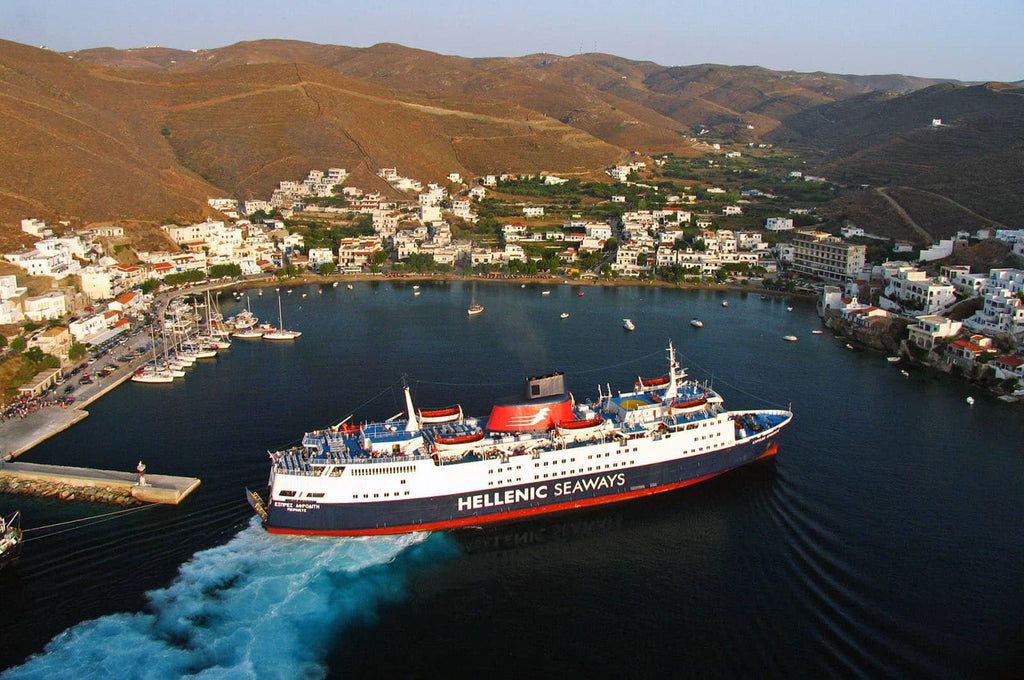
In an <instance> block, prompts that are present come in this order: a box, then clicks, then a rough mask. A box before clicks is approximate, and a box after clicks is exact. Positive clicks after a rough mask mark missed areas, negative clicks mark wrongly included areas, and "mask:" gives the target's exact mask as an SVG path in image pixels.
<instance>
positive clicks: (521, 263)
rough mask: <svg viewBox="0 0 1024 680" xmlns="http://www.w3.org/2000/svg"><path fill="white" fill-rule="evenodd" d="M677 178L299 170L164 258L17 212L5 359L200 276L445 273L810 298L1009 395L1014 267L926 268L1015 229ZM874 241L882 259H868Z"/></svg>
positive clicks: (128, 317) (117, 234) (1023, 250)
mask: <svg viewBox="0 0 1024 680" xmlns="http://www.w3.org/2000/svg"><path fill="white" fill-rule="evenodd" d="M715 151H719V150H718V149H716V150H715ZM740 156H741V153H740V152H738V151H729V152H727V153H726V154H725V155H724V156H722V158H723V162H725V161H724V159H731V162H736V159H738V158H739V157H740ZM706 163H707V164H708V165H709V166H711V167H715V166H716V165H717V163H718V160H717V159H716V158H715V157H713V158H712V159H711V160H708V161H706ZM673 164H675V165H676V167H678V162H677V161H675V159H672V158H671V157H662V158H655V159H652V161H651V162H650V163H648V162H647V161H641V160H637V161H634V162H631V163H628V164H625V165H620V166H616V167H614V168H610V169H608V171H607V174H608V175H609V177H610V178H611V179H612V180H613V183H612V184H600V185H581V184H580V182H579V181H578V180H570V179H566V178H563V177H558V176H555V175H552V174H544V173H542V174H540V175H510V174H506V175H486V176H483V177H479V178H475V179H473V180H466V181H464V179H463V178H462V177H461V175H459V174H458V173H450V174H449V175H448V176H447V178H446V182H445V183H444V184H440V183H427V184H426V185H424V184H423V183H422V182H420V181H418V180H416V179H413V178H408V177H404V176H402V175H400V174H399V171H398V169H397V168H381V169H379V170H378V173H377V175H378V177H379V178H380V179H382V180H384V181H385V182H387V183H388V185H390V186H391V187H392V188H393V189H394V190H395V191H396V192H398V193H400V194H404V195H407V196H408V198H407V199H406V200H396V199H393V198H386V197H385V196H384V195H383V194H382V193H381V192H380V191H372V190H363V189H360V188H359V187H355V186H349V185H348V184H346V180H347V179H348V178H349V173H348V172H347V171H346V170H345V169H342V168H329V169H327V170H326V171H320V170H311V171H310V172H309V174H308V175H307V176H306V178H305V179H303V180H283V181H281V182H280V183H279V186H278V188H277V189H276V190H275V191H274V192H273V193H272V195H271V196H269V197H268V198H267V199H266V200H250V201H241V202H240V201H237V200H235V199H231V198H219V197H215V198H210V199H209V205H210V207H211V208H212V209H213V210H215V211H217V212H218V213H219V215H220V216H221V219H212V218H207V219H206V220H204V221H202V222H198V223H194V224H188V225H173V224H169V225H165V226H164V227H162V231H163V233H164V234H165V236H166V239H167V248H166V249H164V250H159V251H140V250H137V249H135V248H133V247H132V244H131V243H130V242H129V241H128V240H127V239H126V238H125V232H124V229H123V228H122V227H118V226H114V225H104V226H93V227H90V228H87V229H79V230H72V229H69V228H64V229H60V228H57V229H55V228H51V227H50V226H48V225H46V224H45V223H43V222H41V221H40V220H37V219H33V218H26V219H23V220H22V221H21V230H22V231H23V232H24V233H26V234H28V235H30V236H31V237H33V238H35V239H36V240H35V242H34V243H33V245H32V246H31V247H26V248H23V249H21V250H18V251H16V252H11V253H5V254H3V258H4V259H5V260H6V261H7V262H9V263H11V264H12V265H14V266H16V267H17V268H19V269H20V270H21V271H24V273H25V275H27V276H32V277H46V278H47V279H49V280H50V281H51V282H52V283H51V285H50V288H49V289H48V290H46V291H45V292H42V293H40V294H35V295H31V294H29V293H28V290H27V288H26V287H24V286H21V285H19V277H18V275H16V274H9V275H6V276H0V327H2V328H3V329H5V330H4V333H3V336H4V340H5V341H6V342H5V345H6V346H7V347H11V348H20V347H27V348H33V347H37V348H38V349H39V350H40V352H41V353H42V354H43V355H50V356H53V357H56V358H57V361H58V362H59V364H60V366H62V367H63V366H68V365H70V364H72V363H74V362H75V361H77V359H78V358H80V357H81V356H82V353H83V350H82V348H87V347H89V346H95V345H98V344H100V343H103V342H105V341H107V340H109V339H110V338H112V337H115V336H117V335H118V334H120V333H123V332H126V331H128V330H129V329H130V328H131V326H132V323H133V319H141V318H142V315H143V314H144V313H145V312H146V311H147V307H148V303H149V301H150V300H151V299H152V294H153V293H154V292H157V291H159V290H161V289H165V288H168V287H175V286H181V285H186V284H189V283H195V282H199V281H202V280H206V279H220V278H224V279H231V280H238V281H246V280H248V281H259V280H263V279H276V278H278V277H288V276H297V275H305V274H316V275H321V276H332V275H356V274H388V275H399V274H405V273H412V272H416V273H434V274H438V273H450V272H456V273H461V274H462V275H492V276H493V275H503V276H538V275H540V276H556V275H557V276H560V277H571V278H581V279H591V280H594V281H604V282H613V281H615V280H629V279H634V280H638V281H644V282H662V283H666V284H680V283H693V284H702V285H703V284H709V283H725V284H732V285H738V286H751V285H753V286H758V287H763V288H765V289H774V290H777V291H782V292H791V293H798V294H799V293H802V294H814V295H817V296H819V297H820V301H819V302H820V307H819V310H820V313H821V314H822V316H825V317H827V319H828V320H829V321H830V322H833V321H834V322H835V327H836V328H840V329H843V330H844V331H846V332H849V334H850V335H851V336H852V337H858V336H859V337H860V338H862V339H864V341H865V343H866V344H874V345H875V346H876V347H877V348H878V349H885V350H886V351H896V350H897V349H898V348H897V347H896V346H894V341H891V340H890V342H889V343H888V345H886V344H885V343H879V342H874V341H873V340H872V337H873V336H878V335H879V334H880V331H879V329H880V328H883V327H884V328H889V327H891V326H892V320H894V319H900V320H902V321H903V322H904V325H909V327H908V330H907V331H906V333H907V335H906V339H907V340H908V342H906V343H904V345H903V352H904V353H905V354H906V355H907V356H908V358H910V357H912V356H913V357H916V358H917V359H918V360H921V361H927V362H928V363H930V364H932V365H935V366H941V367H944V370H953V369H954V367H955V370H956V371H957V372H960V373H962V374H964V375H966V376H970V377H990V378H991V379H994V380H996V381H1001V384H1002V388H1001V389H1002V391H1004V392H1013V391H1014V390H1016V389H1019V387H1020V382H1019V381H1020V379H1021V378H1022V377H1024V355H1022V354H1021V350H1022V346H1021V341H1022V338H1024V300H1022V298H1024V292H1022V291H1024V272H1022V271H1021V270H1017V269H1006V268H1001V269H993V270H991V271H990V272H988V273H977V272H973V273H972V272H971V271H970V268H969V267H965V266H943V267H941V269H940V270H938V271H934V268H933V273H932V274H929V273H928V271H926V269H924V268H923V267H928V266H930V263H932V262H935V261H942V260H943V259H944V258H948V257H949V256H950V255H951V254H952V253H953V252H954V251H955V250H957V249H961V248H963V247H966V246H967V245H968V244H969V243H970V242H973V241H977V240H979V239H996V240H999V241H1002V242H1005V243H1007V244H1008V245H1009V246H1010V247H1012V251H1013V253H1014V254H1015V255H1016V256H1018V257H1024V230H993V229H989V230H981V231H979V232H976V233H973V234H971V233H967V232H965V231H963V232H960V233H958V234H957V235H956V236H955V237H954V238H951V239H944V240H941V241H940V242H939V243H937V244H934V245H927V246H925V247H921V248H920V249H919V250H917V251H916V252H915V248H914V246H913V245H912V244H910V243H908V242H901V241H895V242H890V241H889V240H887V239H880V238H877V237H872V236H871V235H870V234H865V233H864V231H863V229H859V228H857V227H856V226H855V225H853V224H849V223H846V224H843V225H841V227H840V228H839V230H838V231H839V233H828V232H826V231H823V230H821V228H822V227H823V226H826V225H822V224H820V223H819V222H818V218H816V217H815V215H814V202H813V200H803V201H795V202H794V201H790V202H788V203H787V202H785V200H784V198H783V197H780V196H779V195H777V194H776V193H774V191H775V190H774V189H772V188H770V187H767V186H766V185H765V184H764V182H757V183H755V186H756V187H759V188H749V187H748V188H745V187H743V186H742V183H737V182H732V185H731V186H717V185H712V186H701V185H699V184H697V183H694V184H685V185H680V184H679V183H678V182H665V181H660V182H659V179H663V178H665V177H671V176H672V173H671V172H669V171H670V170H671V169H672V168H673ZM780 181H781V182H782V183H783V184H784V185H785V184H788V185H789V186H790V187H794V186H795V187H796V189H798V190H799V192H796V189H790V190H789V191H790V192H791V195H802V196H803V197H804V198H807V196H808V194H806V191H807V190H806V189H804V186H811V187H812V188H811V189H810V191H812V192H814V191H818V192H820V191H821V189H822V188H824V189H825V190H826V191H827V187H828V183H827V181H826V180H825V179H824V178H821V177H813V176H805V175H804V174H803V173H801V172H800V171H796V170H788V171H785V175H784V177H783V179H782V180H780ZM594 194H597V195H596V196H595V195H594ZM813 195H814V194H810V196H813ZM818 195H820V193H819V194H818ZM580 196H584V197H586V198H587V200H586V201H582V200H580V199H579V197H580ZM520 199H521V200H520ZM527 199H528V200H527ZM577 210H578V212H576V211H577ZM485 212H487V213H489V214H488V216H481V215H482V213H485ZM832 226H834V225H832ZM58 231H59V232H60V233H57V232H58ZM341 234H344V235H341ZM872 243H873V245H869V244H872ZM869 247H870V248H872V249H873V252H875V253H877V252H879V247H881V252H885V253H888V254H887V255H886V256H885V257H884V258H883V259H882V261H880V262H871V261H870V260H869V257H868V251H869ZM126 252H129V253H130V254H131V258H130V261H129V260H128V259H127V258H125V257H124V254H125V253H126ZM115 255H120V257H115ZM890 256H891V257H892V258H893V259H889V257H890ZM912 261H913V262H916V265H915V264H912V263H911V262H912ZM965 299H974V300H976V301H977V302H976V306H977V307H978V309H977V310H976V311H974V313H973V314H971V315H969V316H966V317H965V318H962V319H960V320H953V319H952V318H949V317H947V316H945V315H946V314H950V313H951V312H953V310H954V308H957V306H958V305H959V304H960V303H961V302H962V301H963V300H965ZM44 326H45V327H46V328H45V329H43V327H44ZM899 327H900V328H903V326H899ZM41 329H42V330H41ZM882 334H883V335H884V333H882ZM19 338H20V341H18V339H19ZM899 339H900V338H896V341H898V340H899ZM72 348H76V349H77V351H72ZM37 358H38V355H37ZM1007 381H1008V382H1007ZM1015 381H1016V382H1015Z"/></svg>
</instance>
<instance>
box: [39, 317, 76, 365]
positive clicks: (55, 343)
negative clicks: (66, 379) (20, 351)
mask: <svg viewBox="0 0 1024 680" xmlns="http://www.w3.org/2000/svg"><path fill="white" fill-rule="evenodd" d="M29 345H34V346H36V347H38V348H39V351H40V352H42V353H43V354H49V355H50V356H54V357H57V359H58V360H59V361H60V363H61V364H62V365H63V364H66V363H68V352H69V351H70V350H71V333H70V332H69V331H68V329H67V328H65V327H64V326H54V327H53V328H47V329H46V330H45V331H43V332H42V333H39V334H38V335H36V336H35V338H34V339H33V340H32V341H31V342H29Z"/></svg>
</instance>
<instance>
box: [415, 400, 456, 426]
mask: <svg viewBox="0 0 1024 680" xmlns="http://www.w3.org/2000/svg"><path fill="white" fill-rule="evenodd" d="M416 413H417V415H418V416H419V419H420V424H422V425H434V424H437V423H452V422H461V421H462V418H463V413H462V405H461V404H456V405H455V406H449V407H447V408H438V409H430V410H427V409H420V410H419V411H417V412H416Z"/></svg>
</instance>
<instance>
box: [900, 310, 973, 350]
mask: <svg viewBox="0 0 1024 680" xmlns="http://www.w3.org/2000/svg"><path fill="white" fill-rule="evenodd" d="M962 327H963V323H962V322H960V321H953V320H952V319H948V318H946V317H944V316H939V315H937V314H925V315H923V316H919V317H917V319H916V320H915V322H914V323H912V324H911V325H910V326H908V327H907V332H908V334H909V337H908V342H909V343H910V344H911V345H913V346H915V347H919V348H921V349H923V350H925V351H926V352H931V351H933V350H934V349H935V343H936V341H937V340H945V339H946V338H954V337H956V335H957V333H959V332H960V329H961V328H962Z"/></svg>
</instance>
